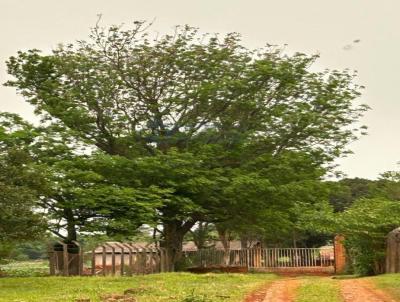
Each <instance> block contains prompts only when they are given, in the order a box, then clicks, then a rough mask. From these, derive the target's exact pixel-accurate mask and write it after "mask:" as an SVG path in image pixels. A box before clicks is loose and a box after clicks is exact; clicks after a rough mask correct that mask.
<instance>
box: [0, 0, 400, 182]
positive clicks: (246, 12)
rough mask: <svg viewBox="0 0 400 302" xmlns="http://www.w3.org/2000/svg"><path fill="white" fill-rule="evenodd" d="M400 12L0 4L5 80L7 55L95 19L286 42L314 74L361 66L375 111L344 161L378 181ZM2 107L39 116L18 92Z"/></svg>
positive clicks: (358, 4)
mask: <svg viewBox="0 0 400 302" xmlns="http://www.w3.org/2000/svg"><path fill="white" fill-rule="evenodd" d="M399 12H400V1H399V0H381V1H376V0H335V1H333V0H331V1H328V0H247V1H245V0H168V1H166V0H158V1H156V0H113V1H111V0H58V1H55V0H35V1H33V0H0V31H1V44H0V82H4V81H5V80H6V79H7V74H6V70H5V63H4V62H5V60H6V59H7V58H8V57H9V56H11V55H14V54H15V53H16V52H17V51H18V50H27V49H30V48H38V49H42V50H47V51H48V50H50V49H51V48H52V47H54V46H56V44H57V43H59V42H72V41H74V40H76V39H83V38H85V37H86V36H87V34H88V31H89V28H90V27H92V26H93V25H94V24H95V22H96V20H97V17H96V15H97V14H99V13H102V14H103V19H102V24H103V25H111V24H120V23H125V24H127V26H128V25H129V23H131V22H133V21H134V20H153V19H155V22H154V26H153V30H154V31H158V32H160V33H166V32H169V31H171V30H172V29H173V27H174V25H179V24H189V25H192V26H197V27H199V28H200V29H201V31H204V32H218V33H227V32H233V31H235V32H239V33H241V34H242V35H243V41H244V44H245V45H246V46H248V47H251V48H253V47H261V46H264V45H265V44H266V43H270V44H280V45H283V44H288V48H287V49H288V50H289V51H300V52H305V53H310V54H312V53H316V52H318V53H320V54H321V59H320V60H319V61H318V66H317V67H318V68H336V69H343V68H349V69H354V70H358V72H359V78H358V82H359V83H360V84H362V85H364V86H366V89H365V91H364V93H363V96H362V98H361V100H360V101H362V102H363V103H366V104H368V105H369V106H371V107H372V110H371V111H369V112H368V113H367V114H366V116H365V118H364V119H363V122H364V123H365V124H366V125H367V126H368V127H369V131H368V132H369V135H368V136H365V137H363V138H361V140H359V141H357V142H356V143H353V144H352V145H351V149H352V150H353V151H354V154H353V155H350V156H348V157H347V158H344V159H340V160H339V161H338V163H339V164H340V170H342V171H344V172H345V173H346V174H347V175H348V176H349V177H365V178H376V177H378V175H379V174H380V173H381V172H384V171H387V170H394V169H397V168H398V166H397V162H398V161H400V154H399V152H398V151H399V149H400V139H399V135H398V132H399V130H400V118H399V114H400V76H399V71H400V30H399V29H400V18H399ZM358 39H359V40H360V42H358V43H354V40H358ZM0 111H11V112H16V113H19V114H21V115H22V116H24V117H25V118H27V119H29V120H34V115H33V113H32V108H31V107H30V106H29V105H27V104H26V103H24V101H23V99H22V98H21V97H19V96H17V95H16V93H15V91H14V89H13V88H9V87H0Z"/></svg>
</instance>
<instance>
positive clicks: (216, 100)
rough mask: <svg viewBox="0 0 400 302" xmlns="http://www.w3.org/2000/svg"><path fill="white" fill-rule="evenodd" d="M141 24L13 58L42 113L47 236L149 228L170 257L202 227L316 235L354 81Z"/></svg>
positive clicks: (346, 135) (351, 110) (186, 30)
mask: <svg viewBox="0 0 400 302" xmlns="http://www.w3.org/2000/svg"><path fill="white" fill-rule="evenodd" d="M135 24H136V26H135V27H134V28H133V29H128V30H124V29H122V28H120V27H115V26H114V27H111V28H109V29H102V28H100V27H99V26H96V27H95V28H94V29H93V31H92V33H91V35H90V37H89V39H88V40H87V41H78V42H77V43H75V44H67V45H61V46H59V47H57V48H56V49H55V50H53V52H52V53H51V54H43V53H41V52H40V51H38V50H30V51H26V52H19V53H18V55H17V56H14V57H11V58H10V59H9V60H8V62H7V65H8V72H9V73H10V75H12V76H13V77H14V79H13V80H11V81H9V82H7V85H8V86H12V87H16V88H17V90H18V92H19V93H20V94H22V95H23V96H24V97H25V99H26V100H27V102H29V103H30V104H32V105H33V106H34V107H35V110H36V113H37V114H40V115H41V117H42V125H41V127H42V132H41V134H40V135H39V137H40V138H38V140H37V141H38V142H43V145H42V146H41V148H34V149H33V151H32V152H34V153H35V154H36V160H37V161H36V162H37V163H38V164H39V165H40V166H41V167H42V168H43V169H44V171H45V173H46V175H47V177H46V180H47V181H48V183H49V186H48V187H47V191H43V193H42V197H41V199H40V205H41V206H42V207H44V208H46V209H47V210H48V212H49V215H50V217H51V218H52V220H51V226H50V229H51V230H52V231H53V232H54V233H56V234H58V235H59V236H61V237H63V238H64V239H65V240H66V241H70V240H74V239H76V236H77V233H78V232H91V231H97V232H106V233H109V234H114V233H115V234H126V235H129V234H131V233H132V231H134V230H135V229H137V228H138V227H139V226H140V225H143V224H149V225H152V226H153V227H154V228H155V229H156V230H157V231H158V233H159V235H160V236H161V239H162V244H163V246H164V247H166V248H167V249H169V250H170V253H169V254H170V255H171V257H172V258H171V262H174V261H175V260H176V259H178V258H179V253H180V250H181V247H182V241H183V238H184V236H185V235H186V234H187V233H188V232H189V231H190V230H191V229H192V228H193V226H194V225H195V224H196V223H197V222H200V221H201V222H209V223H213V224H215V225H216V226H217V229H219V230H224V231H232V232H236V233H237V234H245V235H246V236H251V235H254V234H258V235H259V236H261V237H264V238H267V239H269V240H272V241H275V242H278V241H279V238H282V237H283V236H288V235H290V238H291V240H293V242H294V243H295V244H296V243H297V242H298V241H299V240H300V239H302V235H304V234H305V233H306V232H308V231H310V229H315V225H317V224H318V225H319V222H321V221H323V220H322V219H320V218H321V217H322V216H323V215H324V213H325V214H326V213H328V212H330V211H331V209H330V207H329V205H328V204H327V203H326V202H325V200H326V199H327V194H328V193H327V192H328V191H327V189H326V186H325V185H324V184H323V183H322V182H321V179H322V177H323V176H324V175H325V174H326V172H327V171H329V169H330V165H331V163H332V161H333V160H334V159H335V158H336V157H338V156H340V155H343V154H345V153H346V152H347V149H346V145H347V143H349V142H350V141H352V140H354V139H355V138H356V137H357V136H358V134H359V133H360V132H361V131H362V129H363V127H357V126H355V125H356V122H357V121H358V119H359V117H360V116H361V115H362V113H363V112H364V111H365V110H366V107H365V106H362V105H361V106H358V105H356V103H355V99H356V98H357V97H358V96H359V95H360V92H359V91H360V88H361V87H358V86H357V85H355V84H354V83H353V77H354V75H352V74H349V73H348V72H347V71H344V72H339V71H336V70H334V71H328V70H327V71H324V72H313V71H311V70H310V67H311V65H312V64H313V63H314V61H315V60H316V59H317V57H316V56H307V55H304V54H300V53H296V54H294V55H292V56H289V55H286V54H285V53H284V52H283V51H282V50H281V49H279V48H277V47H273V46H269V47H266V48H262V49H256V50H249V49H247V48H245V47H243V46H242V45H241V44H240V43H241V41H240V37H239V35H237V34H228V35H226V36H225V37H223V38H219V37H216V36H211V35H205V36H199V35H198V33H197V30H196V29H193V28H190V27H183V28H179V27H178V28H177V29H176V31H175V33H174V34H173V35H164V36H161V37H157V38H155V39H152V38H150V37H149V36H148V30H147V28H146V24H145V23H141V22H137V23H135ZM55 125H57V126H55ZM42 137H44V138H42ZM49 143H50V144H49ZM46 145H47V147H46ZM54 146H56V147H57V148H55V149H54ZM43 150H52V151H54V152H50V153H46V152H43ZM311 218H312V219H311ZM314 218H315V219H314ZM305 221H307V223H306V224H305V223H304V222H305ZM54 222H56V223H55V224H54ZM313 224H314V227H313ZM319 227H321V228H323V226H319ZM61 229H66V230H67V236H65V235H63V234H62V232H61V231H60V230H61ZM278 243H279V242H278ZM280 244H282V242H280Z"/></svg>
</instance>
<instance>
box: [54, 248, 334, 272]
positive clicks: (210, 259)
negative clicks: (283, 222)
mask: <svg viewBox="0 0 400 302" xmlns="http://www.w3.org/2000/svg"><path fill="white" fill-rule="evenodd" d="M167 259H168V255H167V251H166V250H165V249H162V248H138V247H137V246H134V245H132V244H127V243H113V244H107V243H106V244H103V245H102V246H100V247H98V248H96V249H94V250H93V251H91V252H88V253H84V252H83V249H82V248H81V247H80V246H79V244H77V243H75V244H73V245H72V244H70V245H67V244H65V243H62V242H60V243H59V244H57V245H55V246H53V248H52V249H51V250H49V260H50V274H51V275H64V276H69V275H92V276H94V275H100V276H106V275H112V276H115V275H120V276H125V275H126V276H132V275H138V274H152V273H160V272H168V271H170V270H171V267H170V265H169V263H168V260H167ZM334 265H335V259H334V249H333V247H328V248H250V249H242V250H228V251H223V250H216V249H203V250H198V251H192V252H184V253H183V257H182V259H181V263H180V266H181V267H186V268H189V267H200V268H204V267H213V266H218V267H221V266H223V267H247V268H250V269H280V268H322V269H324V268H333V267H334Z"/></svg>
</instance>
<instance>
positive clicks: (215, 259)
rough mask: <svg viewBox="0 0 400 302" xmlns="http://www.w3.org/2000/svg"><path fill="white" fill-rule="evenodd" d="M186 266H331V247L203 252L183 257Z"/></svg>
mask: <svg viewBox="0 0 400 302" xmlns="http://www.w3.org/2000/svg"><path fill="white" fill-rule="evenodd" d="M184 257H185V264H186V266H193V267H212V266H246V267H248V268H296V267H299V268H300V267H311V268H314V267H333V266H334V252H333V247H332V248H331V247H329V248H266V249H261V248H253V249H243V250H229V251H227V252H224V251H220V250H212V249H205V250H199V251H194V252H186V253H185V254H184Z"/></svg>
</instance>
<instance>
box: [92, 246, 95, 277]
mask: <svg viewBox="0 0 400 302" xmlns="http://www.w3.org/2000/svg"><path fill="white" fill-rule="evenodd" d="M91 272H92V276H94V275H96V249H93V250H92V268H91Z"/></svg>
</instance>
